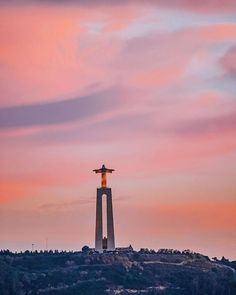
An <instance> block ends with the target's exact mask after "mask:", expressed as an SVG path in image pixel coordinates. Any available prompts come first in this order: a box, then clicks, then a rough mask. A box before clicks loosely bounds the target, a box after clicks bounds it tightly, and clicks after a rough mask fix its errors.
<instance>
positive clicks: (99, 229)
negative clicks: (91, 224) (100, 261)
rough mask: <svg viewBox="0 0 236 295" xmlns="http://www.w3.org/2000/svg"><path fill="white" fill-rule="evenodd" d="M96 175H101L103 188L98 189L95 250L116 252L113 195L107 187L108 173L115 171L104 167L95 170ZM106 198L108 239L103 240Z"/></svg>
mask: <svg viewBox="0 0 236 295" xmlns="http://www.w3.org/2000/svg"><path fill="white" fill-rule="evenodd" d="M93 171H94V172H95V173H100V174H101V187H100V188H97V202H96V228H95V250H96V251H98V252H100V253H101V252H103V251H104V250H107V251H114V250H115V234H114V221H113V210H112V193H111V188H109V187H107V178H106V174H107V173H112V172H113V171H114V169H108V168H106V167H105V165H102V168H100V169H94V170H93ZM104 195H105V196H106V201H107V202H106V203H107V237H104V238H103V222H102V197H103V196H104Z"/></svg>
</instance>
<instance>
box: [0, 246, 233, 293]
mask: <svg viewBox="0 0 236 295" xmlns="http://www.w3.org/2000/svg"><path fill="white" fill-rule="evenodd" d="M227 264H228V265H225V264H223V263H220V262H212V261H210V260H209V258H208V257H206V256H203V255H200V254H193V253H188V252H185V253H183V252H182V253H181V252H179V251H176V253H173V252H171V253H168V251H166V252H164V251H159V252H157V253H155V252H153V253H150V252H146V253H145V251H141V252H130V253H125V254H121V253H119V254H109V253H106V254H94V253H93V254H92V253H90V254H89V253H81V252H77V253H66V252H63V253H58V252H56V253H52V252H50V253H49V252H46V253H30V252H27V253H22V254H12V253H7V252H4V253H2V254H1V256H0V294H1V295H10V294H12V295H14V294H16V295H18V294H19V295H27V294H31V295H34V294H44V295H54V294H55V295H61V294H65V295H69V294H73V295H74V294H79V295H105V294H106V295H115V294H120V295H126V294H149V295H150V294H162V295H185V294H186V295H208V294H209V295H218V294H219V295H224V294H225V295H226V294H227V295H234V294H236V277H235V270H234V267H235V264H234V263H232V264H231V263H230V262H228V263H227Z"/></svg>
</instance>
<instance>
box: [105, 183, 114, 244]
mask: <svg viewBox="0 0 236 295" xmlns="http://www.w3.org/2000/svg"><path fill="white" fill-rule="evenodd" d="M106 197H107V250H115V235H114V224H113V210H112V195H111V189H110V188H107V194H106Z"/></svg>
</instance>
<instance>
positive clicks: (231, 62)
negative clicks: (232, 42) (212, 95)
mask: <svg viewBox="0 0 236 295" xmlns="http://www.w3.org/2000/svg"><path fill="white" fill-rule="evenodd" d="M220 64H221V66H222V67H223V69H224V70H225V72H226V73H227V74H229V75H231V76H235V75H236V46H233V47H231V48H230V49H229V50H228V51H227V52H226V54H225V55H224V56H223V57H222V58H221V59H220Z"/></svg>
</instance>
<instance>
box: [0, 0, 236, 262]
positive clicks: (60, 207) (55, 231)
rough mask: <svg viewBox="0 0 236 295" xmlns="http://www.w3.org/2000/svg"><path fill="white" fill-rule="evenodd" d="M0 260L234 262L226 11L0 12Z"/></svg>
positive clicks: (232, 14) (153, 7)
mask: <svg viewBox="0 0 236 295" xmlns="http://www.w3.org/2000/svg"><path fill="white" fill-rule="evenodd" d="M0 41H1V46H0V69H1V70H0V93H1V98H0V134H1V136H0V164H1V169H0V192H1V193H0V233H1V235H0V248H2V249H6V248H9V249H10V250H14V251H15V250H16V251H20V250H26V249H31V244H32V243H34V244H35V249H38V250H40V249H45V241H46V238H47V239H48V247H49V248H52V249H59V250H60V249H67V250H69V249H72V250H77V249H79V250H80V249H81V247H82V246H83V245H85V244H88V245H89V246H91V247H94V236H95V197H96V188H97V187H98V186H99V185H100V178H99V176H98V175H96V174H94V173H93V172H92V170H93V169H95V168H100V167H101V165H102V164H105V165H106V166H107V167H108V168H113V169H115V172H114V173H113V174H112V175H108V185H109V186H111V187H112V190H113V209H114V218H115V235H116V245H117V246H128V245H129V244H132V245H133V247H134V248H135V249H139V248H140V247H148V248H154V249H159V248H174V249H180V250H182V249H192V250H193V251H197V252H201V253H203V254H207V255H209V256H210V257H213V256H217V257H221V256H222V255H224V256H225V257H227V258H230V259H236V1H235V0H204V1H203V0H143V1H141V0H140V1H138V0H123V1H115V0H101V1H99V0H97V1H95V0H78V1H75V0H74V1H72V0H71V1H70V0H67V1H66V0H64V1H63V0H60V1H59V0H58V1H56V0H55V1H53V0H51V1H50V0H41V1H39V0H38V1H37V0H35V1H33V0H28V1H23V0H22V1H21V0H18V1H7V0H6V1H0Z"/></svg>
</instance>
